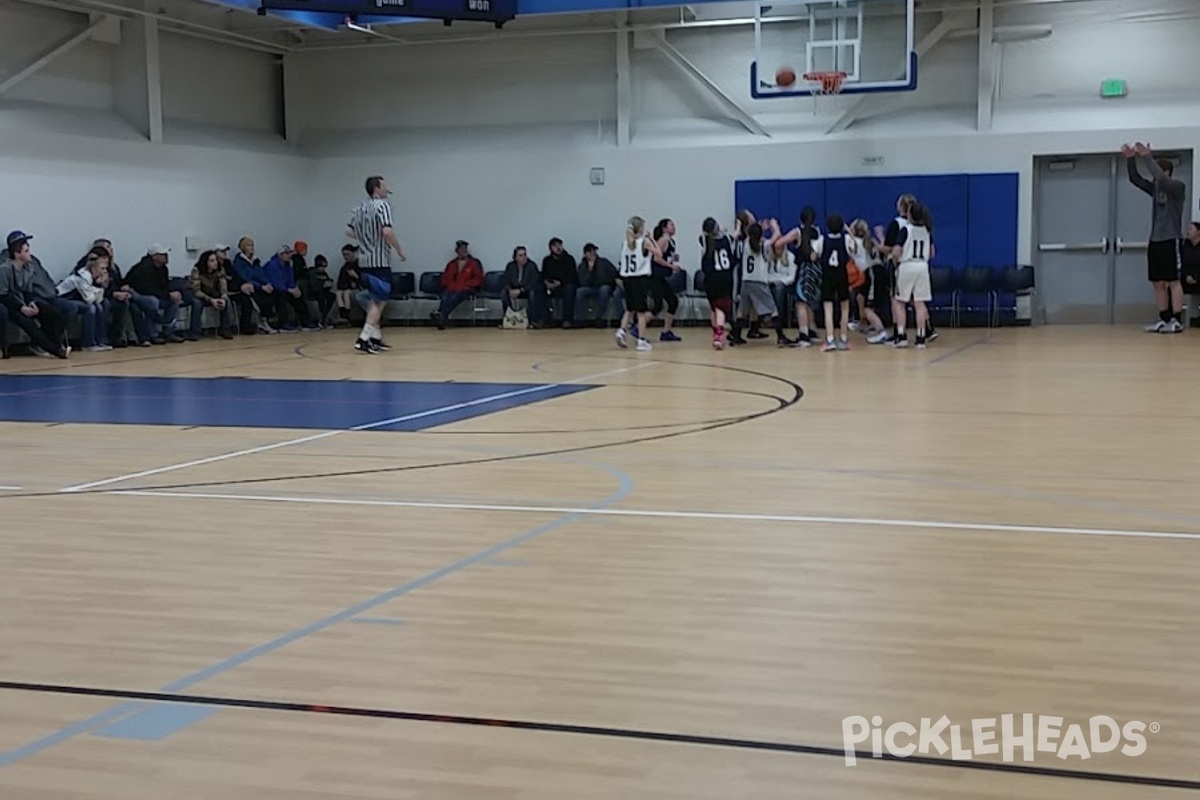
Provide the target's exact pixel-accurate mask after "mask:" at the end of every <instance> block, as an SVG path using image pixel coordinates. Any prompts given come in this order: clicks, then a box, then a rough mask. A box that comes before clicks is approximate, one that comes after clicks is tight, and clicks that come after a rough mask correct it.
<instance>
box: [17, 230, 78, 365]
mask: <svg viewBox="0 0 1200 800" xmlns="http://www.w3.org/2000/svg"><path fill="white" fill-rule="evenodd" d="M32 238H33V237H32V236H30V235H29V234H27V233H25V232H23V231H13V232H12V233H10V234H9V235H8V239H7V241H6V249H5V251H4V260H3V261H0V304H3V306H4V308H5V310H6V311H7V312H8V320H9V322H12V323H13V324H14V325H16V326H17V327H18V328H20V329H21V330H22V331H24V332H25V335H26V336H28V337H29V339H30V341H31V342H32V343H33V345H32V350H33V352H34V353H35V354H36V355H42V356H57V357H58V358H66V357H67V356H68V355H70V354H71V348H70V347H67V346H66V345H65V344H63V334H64V332H65V330H66V329H65V327H64V326H63V316H62V314H61V313H59V311H58V306H57V304H56V302H55V301H56V300H57V299H58V293H57V291H56V290H55V288H54V281H52V280H50V276H49V275H48V274H46V270H45V269H44V268H43V267H42V264H41V262H40V261H38V260H37V257H36V256H34V255H33V253H32V251H31V250H30V249H29V241H30V240H31V239H32Z"/></svg>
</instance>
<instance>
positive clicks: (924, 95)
mask: <svg viewBox="0 0 1200 800" xmlns="http://www.w3.org/2000/svg"><path fill="white" fill-rule="evenodd" d="M43 1H44V0H37V2H43ZM76 1H77V0H65V2H68V3H69V2H76ZM80 1H82V0H80ZM164 5H168V6H169V8H168V9H167V13H168V15H172V14H183V13H184V11H181V10H180V9H182V8H183V7H184V6H185V5H186V6H189V7H190V6H199V5H201V4H199V3H194V2H191V0H169V2H165V3H164ZM731 5H739V4H731ZM945 5H947V6H948V7H949V8H950V9H951V12H949V13H956V14H959V15H961V16H955V17H954V21H955V24H953V25H948V26H943V28H950V29H952V31H951V33H949V34H948V35H946V36H945V37H943V38H941V39H940V41H938V42H937V43H936V44H934V45H933V46H932V48H931V49H930V50H929V52H928V53H927V54H926V55H925V56H924V58H923V59H922V61H921V69H920V88H919V89H918V91H917V92H915V93H911V94H896V95H878V96H874V99H873V100H872V101H871V104H870V106H869V107H868V108H867V109H866V110H865V112H864V113H862V114H861V115H859V116H858V117H857V118H856V119H854V120H853V122H852V123H851V124H849V125H848V126H847V127H846V128H845V130H843V131H839V132H837V133H834V134H827V131H828V130H829V129H830V128H831V127H832V126H833V125H834V123H835V122H837V120H838V119H839V117H840V115H841V114H842V113H843V112H844V110H845V109H848V108H850V107H852V106H853V105H854V103H855V100H854V99H853V98H840V99H837V100H833V101H832V102H828V103H826V104H824V105H823V106H822V112H821V114H820V115H817V116H814V115H813V113H812V102H811V101H810V100H803V99H796V100H773V101H754V100H752V99H751V98H750V96H749V78H748V71H747V70H748V62H749V60H750V58H751V57H752V53H753V45H752V41H753V33H752V27H750V26H743V27H705V28H683V29H679V28H675V27H672V28H670V29H668V30H665V32H664V35H665V37H666V39H667V41H668V42H669V43H670V44H671V45H672V46H673V47H674V48H676V49H677V50H678V52H679V53H680V54H682V56H683V57H684V58H686V59H687V60H688V61H689V62H691V63H692V64H693V65H695V67H696V68H697V69H698V70H699V71H700V72H701V73H703V75H704V76H705V78H707V79H708V80H709V81H711V82H712V84H713V85H715V86H716V87H717V88H718V89H720V90H721V91H722V92H724V93H725V94H726V95H727V97H728V98H729V99H730V100H731V101H732V102H733V103H735V104H736V105H737V106H739V107H740V109H741V111H740V112H738V111H736V110H731V108H730V106H729V105H728V104H727V102H726V101H722V100H720V99H719V98H717V97H716V96H715V95H714V93H713V92H711V91H710V90H709V89H707V88H705V87H704V86H702V85H701V84H700V83H699V82H698V81H697V80H696V79H695V78H694V77H693V76H689V75H688V74H686V73H685V72H684V71H683V70H681V69H680V68H679V67H678V66H677V65H676V64H675V63H672V62H671V61H670V60H668V59H667V58H666V57H664V55H663V54H662V53H661V52H660V51H659V50H657V49H656V47H655V40H654V37H655V36H656V35H658V34H657V33H656V32H655V31H654V30H640V31H639V32H638V33H637V34H636V35H634V36H631V37H630V47H629V75H630V101H629V103H628V106H627V108H626V109H625V111H624V112H623V113H622V115H621V118H619V117H618V111H617V106H618V91H617V84H618V76H617V72H618V69H617V65H618V47H617V37H616V35H615V33H579V31H580V30H588V29H594V28H599V27H604V26H612V25H613V24H614V19H615V17H614V16H613V15H607V14H604V15H595V14H590V15H573V16H567V17H560V18H556V19H537V20H530V21H528V22H526V21H523V20H518V23H517V24H510V25H509V26H508V27H506V29H505V30H504V31H503V32H495V31H492V30H490V29H487V28H483V27H479V26H468V25H456V26H454V28H453V29H451V30H450V31H448V32H447V31H443V30H442V29H441V28H440V26H435V27H436V28H437V30H435V31H433V32H432V33H433V35H447V34H449V35H452V36H453V37H454V38H455V39H456V40H460V41H455V42H450V43H441V42H439V43H437V44H418V45H393V44H392V43H383V45H384V46H380V43H381V40H380V39H379V38H377V37H369V36H361V35H356V34H342V35H339V36H334V35H332V34H321V33H311V32H306V31H299V32H296V33H294V34H288V35H287V36H285V35H283V34H278V35H276V34H275V33H274V32H272V34H271V35H269V36H268V35H266V34H262V35H261V38H262V39H263V40H270V41H271V42H273V43H275V44H273V45H272V47H268V48H265V51H261V52H260V49H259V48H253V49H246V45H247V42H246V41H243V40H241V39H238V40H237V41H234V40H233V39H232V38H231V39H230V40H229V41H224V42H223V41H220V40H221V39H222V36H221V34H220V32H219V31H217V32H211V31H210V32H209V33H206V34H204V35H205V36H206V37H207V38H203V39H199V38H194V37H192V36H188V37H184V36H182V35H181V31H176V32H170V31H168V30H167V28H168V27H169V26H168V25H167V24H166V23H164V25H163V26H160V34H159V51H160V59H159V61H160V75H161V87H162V88H161V105H162V141H161V142H150V141H147V140H146V135H145V134H144V132H143V130H139V128H140V127H143V126H141V125H140V121H139V120H138V119H133V121H132V123H131V121H130V118H131V117H136V115H135V114H130V113H129V111H128V108H127V106H128V105H129V102H128V100H127V99H126V100H122V97H123V96H124V95H127V94H128V93H129V88H128V86H129V83H130V80H129V73H130V67H129V65H128V62H130V61H131V60H133V61H137V60H138V58H140V57H141V54H140V51H134V52H131V51H130V49H129V47H130V45H129V39H127V38H126V39H124V40H123V42H122V43H121V44H114V43H111V42H110V41H92V40H89V41H85V42H83V43H82V44H80V45H79V46H78V47H76V48H74V49H73V50H72V51H71V52H69V53H67V54H66V55H63V56H61V57H60V58H57V59H55V60H54V61H53V62H51V63H50V64H49V65H47V66H46V67H44V68H43V69H42V70H40V71H38V72H37V73H36V74H34V75H32V77H29V78H28V79H27V80H25V81H23V82H22V83H20V84H18V85H17V86H15V87H14V88H12V89H11V90H9V91H8V92H6V93H3V94H0V130H2V134H0V135H2V138H0V180H3V181H4V184H5V186H6V187H7V188H8V189H9V191H6V192H4V193H3V194H2V195H0V198H2V199H0V227H4V226H7V227H5V230H7V229H11V228H15V227H21V228H26V229H29V230H32V231H34V232H36V233H39V234H41V235H40V236H39V247H38V252H39V253H40V254H41V255H42V256H43V258H46V259H47V264H48V266H51V267H52V268H53V267H55V266H57V265H59V264H61V265H63V266H64V267H65V265H66V263H67V260H68V259H69V260H70V261H73V260H74V259H75V258H77V257H78V255H79V254H81V253H82V252H83V249H84V248H85V247H86V245H87V244H88V242H90V239H91V237H93V236H95V235H111V236H112V237H113V238H114V239H116V240H117V241H118V244H119V245H120V246H122V247H123V249H124V253H123V255H122V258H121V260H122V261H123V262H124V263H129V262H131V261H132V260H133V259H132V256H133V255H135V252H132V251H135V250H137V249H139V248H141V247H143V246H144V245H145V244H146V243H148V242H149V241H153V240H164V241H166V242H167V243H168V244H170V245H171V246H172V247H174V248H175V249H176V253H177V257H176V258H175V259H174V267H175V270H176V271H179V272H182V271H183V269H184V268H185V266H186V261H187V259H186V258H185V257H184V254H183V253H182V242H183V238H184V237H185V236H187V235H196V236H201V237H213V238H220V239H224V240H228V239H233V238H236V236H237V235H240V234H241V233H249V234H251V235H253V236H255V238H256V239H257V240H258V242H259V245H260V248H263V249H269V248H272V247H274V246H275V245H276V244H278V243H279V242H283V241H290V240H291V239H294V238H299V237H304V238H306V239H308V240H309V241H310V242H311V243H312V244H313V246H314V249H315V250H317V251H320V252H325V253H327V254H329V255H330V256H331V257H335V258H336V251H337V250H338V249H339V248H340V245H341V242H342V239H341V235H340V234H341V221H342V218H343V217H344V216H345V214H346V211H347V209H348V208H349V207H350V205H352V204H353V203H356V202H358V200H359V199H360V197H361V196H362V188H361V184H362V180H363V178H365V177H366V176H367V175H368V174H371V173H376V172H378V173H383V174H385V175H387V176H388V177H389V178H391V179H392V181H393V183H394V185H395V188H396V190H397V194H396V196H395V198H394V200H395V204H396V206H397V210H398V214H399V216H400V218H401V231H402V234H403V239H404V240H405V242H406V244H407V246H408V250H409V254H410V261H409V264H408V265H407V268H408V269H413V270H415V271H421V270H425V269H434V268H440V266H441V265H442V264H444V263H445V261H446V260H447V259H448V258H449V257H450V255H451V247H452V243H453V242H454V240H455V239H457V238H466V239H469V240H470V241H471V242H472V245H473V248H474V249H475V251H476V253H477V255H479V256H480V257H481V258H483V260H484V263H485V265H486V266H487V267H488V268H500V267H501V266H503V263H504V262H505V261H506V260H507V258H508V255H509V252H510V251H511V249H512V246H513V245H515V244H517V243H523V244H527V245H528V246H529V247H530V248H531V250H532V252H533V253H534V254H535V255H539V256H540V255H541V254H542V252H543V250H544V248H545V243H546V240H547V239H549V238H550V237H551V236H553V235H558V236H562V237H563V238H564V239H566V240H567V242H568V245H569V246H570V247H571V248H572V249H573V250H576V251H577V250H578V249H579V247H580V246H581V245H582V244H583V242H584V241H586V240H594V241H596V242H597V243H599V244H600V245H601V247H602V248H604V249H607V250H609V251H611V250H612V249H613V248H614V247H615V243H616V240H617V237H619V235H620V233H621V230H622V227H623V224H624V220H625V218H626V217H627V216H629V215H630V214H632V213H639V214H642V215H644V216H647V217H654V218H657V217H659V216H671V217H674V218H675V219H677V220H678V221H679V222H680V224H681V226H682V227H683V233H682V235H681V236H680V240H681V243H690V242H692V241H693V239H694V237H693V236H692V233H693V229H695V228H696V227H697V226H698V224H699V221H700V220H701V219H702V218H703V217H705V216H707V215H710V214H714V215H719V216H722V217H726V216H728V215H729V213H730V211H731V204H732V200H733V182H734V181H735V180H737V179H741V178H752V177H763V178H775V177H808V176H850V175H872V174H878V175H889V174H904V173H921V172H937V173H945V172H982V171H1017V172H1020V173H1021V174H1022V176H1023V183H1022V212H1021V230H1020V238H1019V241H1020V244H1019V250H1018V252H1019V254H1020V256H1021V257H1022V258H1024V259H1028V257H1029V252H1030V227H1031V225H1030V219H1031V208H1030V205H1031V180H1030V175H1031V168H1032V157H1033V155H1035V154H1043V153H1055V152H1059V153H1076V152H1088V151H1111V150H1114V149H1115V148H1116V147H1117V146H1118V145H1119V144H1120V143H1121V142H1122V141H1124V140H1126V139H1130V138H1133V137H1135V136H1140V137H1144V138H1146V139H1148V140H1149V141H1150V142H1151V143H1152V144H1154V145H1155V146H1156V147H1159V148H1170V147H1187V148H1192V147H1195V146H1196V145H1197V143H1200V104H1197V103H1196V102H1195V86H1194V79H1193V77H1192V76H1195V75H1200V52H1198V50H1200V48H1197V47H1196V46H1195V42H1197V41H1200V4H1197V3H1195V2H1194V0H1088V1H1087V2H1054V1H1047V0H1032V2H1007V1H1002V0H995V25H996V26H997V28H998V29H1008V30H1010V31H1011V30H1013V29H1014V28H1019V29H1021V30H1033V29H1035V28H1039V27H1041V28H1047V27H1048V28H1050V29H1052V35H1050V36H1049V37H1048V38H1043V39H1037V40H1032V41H1007V42H1006V43H1004V44H1003V45H1002V46H1001V47H1000V50H1001V58H1000V60H999V62H998V67H999V80H998V84H997V87H998V94H997V97H996V100H995V103H994V106H993V108H992V114H991V123H990V128H989V129H987V130H983V131H980V130H978V119H979V117H980V113H979V104H980V92H979V80H978V69H979V61H980V59H979V48H978V37H977V34H976V33H975V32H974V30H973V27H974V22H973V20H974V17H975V12H974V11H973V10H972V9H973V8H974V7H975V6H976V4H975V3H971V2H951V3H947V4H945ZM206 8H208V9H211V8H212V7H211V6H206ZM189 13H190V12H189ZM196 13H199V12H196ZM204 13H205V14H206V15H207V16H205V17H204V19H205V20H208V19H210V18H213V17H212V15H213V14H219V13H222V12H220V11H216V10H212V11H206V12H204ZM223 13H224V15H225V16H224V17H222V18H221V19H222V20H224V22H222V23H221V24H227V25H229V26H230V27H232V28H234V29H235V30H237V31H247V30H250V32H251V33H257V29H254V30H251V29H250V28H249V27H248V26H251V25H259V24H260V21H258V20H257V18H255V17H254V16H253V15H250V14H247V13H245V12H241V11H234V10H225V11H224V12H223ZM651 18H652V19H654V20H661V21H664V22H665V21H667V20H670V19H672V17H671V15H670V14H663V13H661V12H660V13H659V14H658V15H657V16H652V17H651ZM644 19H646V17H640V18H639V19H638V20H637V21H638V23H639V24H641V23H642V21H644ZM676 21H677V20H676ZM86 22H87V17H86V16H85V15H81V14H78V13H71V12H68V11H64V10H61V9H48V8H42V7H40V6H36V5H30V4H29V2H27V1H26V0H3V5H0V45H2V46H0V71H2V73H3V75H4V76H5V77H9V76H11V75H12V74H13V73H14V72H15V71H17V70H19V69H21V68H22V67H23V66H25V65H26V64H27V63H29V62H30V61H31V60H32V59H35V58H36V57H37V54H38V53H39V52H41V51H42V50H44V49H45V48H47V47H49V46H51V45H53V44H54V43H55V42H57V41H59V40H61V39H62V38H63V37H65V36H69V35H70V34H71V33H72V32H73V31H77V30H79V29H80V25H81V24H86ZM939 22H940V18H939V16H938V15H937V14H936V13H931V14H926V13H922V14H919V15H918V21H917V38H918V39H920V38H922V37H923V36H924V35H925V34H927V33H928V32H929V31H931V30H934V29H935V28H936V27H937V26H938V24H939ZM123 24H124V25H125V26H126V27H127V28H130V29H132V30H136V25H137V20H136V17H135V18H134V19H133V20H130V21H127V22H125V23H123ZM261 24H262V25H263V26H269V25H274V26H275V27H276V28H278V27H280V23H279V21H277V20H276V21H272V20H269V19H268V20H265V21H261ZM408 27H410V26H394V27H392V28H389V29H387V30H388V33H389V35H396V36H401V35H403V36H410V37H411V38H414V39H419V38H420V37H421V36H422V35H423V34H421V33H420V32H413V33H411V34H410V33H409V32H408V31H406V30H405V28H408ZM651 27H652V26H651ZM557 28H562V29H564V30H563V31H562V32H554V29H557ZM263 30H267V27H264V28H263ZM198 31H199V29H192V30H191V32H192V33H198ZM528 33H536V34H537V35H526V34H528ZM231 37H232V34H231ZM869 37H870V34H869V33H868V41H867V42H866V43H865V47H866V49H867V51H868V52H867V53H866V54H865V56H864V57H865V58H870V53H869V50H870V41H869ZM214 39H215V40H217V41H213V40H214ZM462 39H467V40H466V41H462ZM235 45H237V46H235ZM331 45H332V46H337V47H338V49H323V50H317V49H316V48H319V47H326V48H327V47H330V46H331ZM346 45H350V46H346ZM285 50H287V51H290V52H289V53H288V55H287V56H286V57H284V58H283V59H282V60H283V62H284V64H282V65H281V63H280V62H281V56H280V55H279V54H281V53H283V52H284V51H285ZM1105 78H1124V79H1127V80H1128V81H1129V87H1130V96H1129V97H1126V98H1123V99H1121V100H1102V99H1100V98H1099V96H1098V94H1099V85H1100V81H1101V80H1103V79H1105ZM285 82H286V88H284V86H283V84H284V83H285ZM123 93H124V94H123ZM283 96H286V98H287V109H286V116H287V125H286V132H287V133H288V136H289V141H286V142H285V141H284V140H283V137H282V135H283V133H284V126H283V122H282V119H283V111H282V110H281V103H282V100H283ZM118 109H123V110H124V111H125V113H124V114H123V115H122V114H121V113H118ZM738 113H744V114H745V119H744V120H743V121H742V122H739V121H738V119H737V115H738ZM746 120H748V121H749V122H748V124H750V125H751V126H756V127H761V128H762V129H765V130H766V131H767V132H769V133H770V134H771V135H770V137H766V136H762V135H759V134H756V133H752V132H750V131H749V130H747V127H746V126H745V124H743V123H744V122H746ZM624 123H627V124H628V126H629V132H630V140H629V141H628V142H627V143H626V142H619V128H620V127H621V125H622V124H624ZM864 158H872V159H875V160H876V163H875V164H874V165H873V166H867V165H865V164H864ZM879 158H882V163H878V159H879ZM1197 163H1198V164H1200V160H1197ZM592 167H604V168H605V170H606V178H607V181H606V185H604V186H599V187H596V186H591V185H590V184H589V181H588V176H589V170H590V168H592ZM1193 211H1194V210H1193ZM686 253H687V251H685V254H686Z"/></svg>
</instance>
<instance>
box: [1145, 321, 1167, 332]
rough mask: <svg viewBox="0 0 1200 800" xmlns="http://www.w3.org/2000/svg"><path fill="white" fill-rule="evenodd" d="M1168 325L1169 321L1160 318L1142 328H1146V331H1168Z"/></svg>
mask: <svg viewBox="0 0 1200 800" xmlns="http://www.w3.org/2000/svg"><path fill="white" fill-rule="evenodd" d="M1167 327H1168V325H1167V323H1165V322H1163V321H1162V320H1161V319H1160V320H1158V321H1156V322H1155V323H1154V324H1153V325H1147V326H1146V327H1144V328H1142V330H1144V331H1145V332H1146V333H1166V329H1167Z"/></svg>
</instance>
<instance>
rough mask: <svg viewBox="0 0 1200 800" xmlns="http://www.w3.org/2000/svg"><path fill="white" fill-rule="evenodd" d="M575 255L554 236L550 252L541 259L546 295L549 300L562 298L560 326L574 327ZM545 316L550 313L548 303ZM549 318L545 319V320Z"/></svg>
mask: <svg viewBox="0 0 1200 800" xmlns="http://www.w3.org/2000/svg"><path fill="white" fill-rule="evenodd" d="M578 280H579V275H578V274H577V273H576V264H575V256H573V255H571V254H570V253H568V252H567V251H566V250H564V249H563V243H562V239H559V238H558V237H557V236H555V237H554V238H553V239H551V240H550V253H549V255H547V256H546V257H545V258H543V259H542V283H543V284H544V285H545V287H546V297H547V298H548V299H549V300H562V314H563V319H562V327H564V328H573V327H575V292H576V281H578ZM546 308H547V313H546V316H547V318H549V317H550V316H551V315H552V311H550V309H552V308H553V306H552V305H551V304H550V303H547V305H546ZM549 321H550V320H549V319H547V322H549Z"/></svg>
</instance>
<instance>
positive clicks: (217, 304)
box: [188, 250, 233, 339]
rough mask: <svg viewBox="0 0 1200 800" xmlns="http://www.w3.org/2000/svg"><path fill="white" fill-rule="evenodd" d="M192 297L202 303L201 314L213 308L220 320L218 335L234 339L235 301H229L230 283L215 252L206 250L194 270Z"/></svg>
mask: <svg viewBox="0 0 1200 800" xmlns="http://www.w3.org/2000/svg"><path fill="white" fill-rule="evenodd" d="M188 285H189V288H190V289H191V291H192V295H194V296H195V298H196V299H197V300H198V301H199V302H200V304H201V309H202V310H201V312H199V313H203V309H204V308H211V309H213V310H215V311H216V312H217V317H218V319H219V322H218V327H217V333H218V335H219V336H220V337H221V338H222V339H232V338H233V301H231V300H230V299H229V282H228V281H227V280H226V279H225V271H224V270H222V269H221V262H220V259H219V258H218V257H217V253H216V251H215V250H205V251H204V252H203V253H201V254H200V258H199V259H198V260H197V261H196V266H195V267H193V268H192V274H191V277H190V278H189V279H188Z"/></svg>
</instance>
